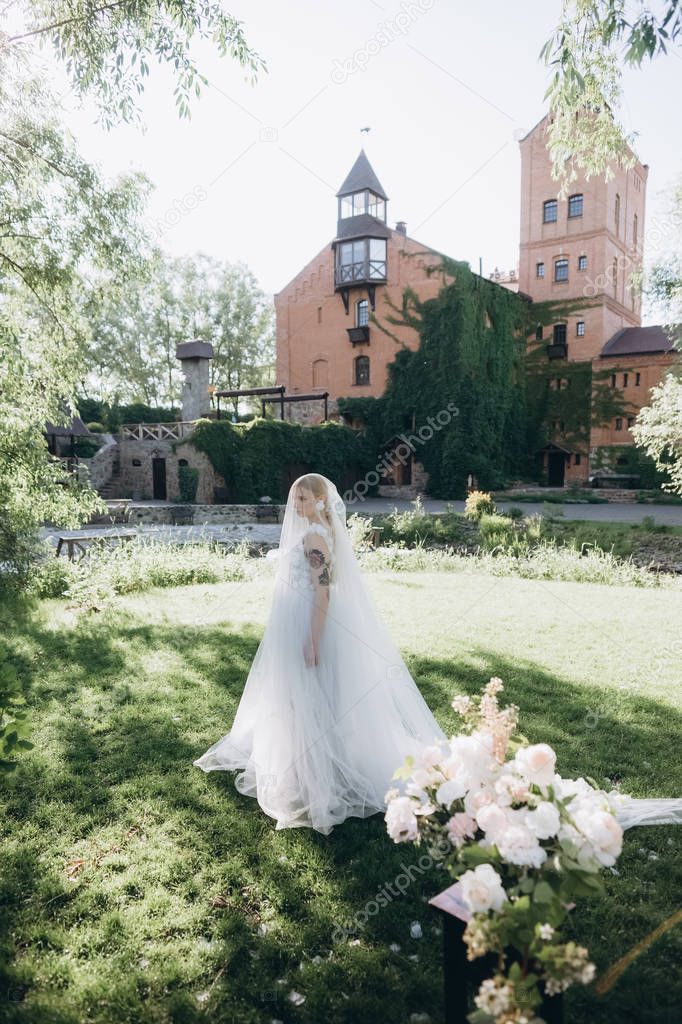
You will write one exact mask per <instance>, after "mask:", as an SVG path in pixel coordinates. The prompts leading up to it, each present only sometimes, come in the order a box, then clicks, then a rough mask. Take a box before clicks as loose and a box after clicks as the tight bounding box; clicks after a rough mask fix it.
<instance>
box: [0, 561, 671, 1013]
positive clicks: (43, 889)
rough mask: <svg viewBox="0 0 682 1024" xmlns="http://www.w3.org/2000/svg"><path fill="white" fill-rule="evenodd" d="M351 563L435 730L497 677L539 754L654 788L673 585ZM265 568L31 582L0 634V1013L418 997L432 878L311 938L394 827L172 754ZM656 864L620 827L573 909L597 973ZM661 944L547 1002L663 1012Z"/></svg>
mask: <svg viewBox="0 0 682 1024" xmlns="http://www.w3.org/2000/svg"><path fill="white" fill-rule="evenodd" d="M367 580H368V586H369V587H370V588H371V590H372V593H373V595H374V597H375V600H376V603H377V605H378V607H379V610H380V613H381V614H382V616H383V617H384V618H385V620H386V621H387V623H388V625H389V627H390V629H391V632H392V634H393V635H394V636H395V637H396V639H397V640H398V642H399V644H400V646H401V649H402V650H403V652H404V654H405V656H406V659H407V660H408V664H409V666H410V669H411V671H412V673H413V675H414V677H415V678H416V679H417V681H418V683H419V685H420V688H421V690H422V692H423V694H424V696H425V698H426V700H427V701H428V703H429V705H430V706H431V707H432V708H433V710H434V712H435V714H436V715H437V717H438V719H439V721H440V722H441V724H442V725H443V727H444V728H445V729H446V731H447V730H449V729H451V728H454V727H455V722H456V716H455V714H454V712H453V711H452V710H451V708H450V707H449V702H450V699H451V698H452V696H453V694H454V693H475V692H478V691H479V689H480V687H481V685H482V684H483V683H484V682H485V681H486V680H487V679H488V678H489V676H490V675H499V676H500V677H501V678H502V679H503V680H504V682H505V691H504V694H503V696H504V697H506V698H507V699H508V700H510V701H513V702H514V703H517V704H519V705H520V707H521V727H522V730H523V731H524V732H525V733H526V734H527V735H528V736H529V738H530V739H531V741H540V740H545V741H547V742H549V743H551V744H552V745H553V746H555V748H556V749H557V752H558V761H559V765H558V766H559V770H560V771H561V772H562V773H563V774H565V775H568V776H575V775H578V774H588V775H591V776H593V777H594V778H595V779H596V780H597V781H598V782H600V783H602V784H604V785H605V786H607V788H609V786H610V782H611V781H613V782H618V783H620V784H621V785H622V788H623V790H624V791H626V792H631V793H634V794H635V795H638V796H647V795H649V796H653V795H676V794H679V792H680V780H679V770H678V768H677V764H678V759H679V743H680V726H681V724H682V714H681V709H680V694H679V682H678V680H679V665H678V663H679V633H677V634H674V633H673V631H672V630H671V628H670V626H667V627H664V624H665V623H670V624H672V623H680V622H682V593H679V592H677V591H670V590H662V589H661V590H658V589H640V588H635V587H625V586H623V587H616V586H605V585H597V584H585V583H573V582H568V583H567V582H558V581H547V580H536V579H519V578H515V577H506V576H503V577H495V576H492V575H488V574H486V573H484V572H480V571H478V572H470V573H467V574H463V573H462V574H451V573H431V572H425V573H417V572H415V573H392V572H387V571H381V572H377V573H373V574H370V575H368V577H367ZM270 587H271V582H270V580H269V579H267V578H266V577H264V576H256V577H254V578H250V579H246V580H244V581H241V582H238V581H233V582H229V581H228V582H224V581H222V582H217V583H210V582H207V583H201V584H195V585H193V586H179V587H173V588H167V589H163V590H161V589H157V590H153V591H149V592H147V593H131V594H126V595H123V596H117V597H116V598H115V599H114V601H113V602H112V603H110V604H107V605H106V607H104V608H103V611H102V612H101V613H99V614H82V613H79V611H78V610H77V609H76V608H73V607H70V606H69V605H68V604H67V603H66V602H65V601H61V600H51V601H45V602H43V604H42V607H41V614H40V615H39V616H36V617H35V618H34V619H33V620H32V621H31V623H30V624H23V625H22V624H20V623H19V622H16V623H15V624H14V627H13V629H11V630H8V631H6V632H5V640H6V642H7V643H8V644H9V645H10V648H11V650H12V652H13V655H14V659H15V661H16V663H17V664H18V666H19V670H20V672H21V674H22V677H23V678H25V679H26V680H27V682H30V689H29V695H30V706H31V714H32V721H33V723H34V728H33V733H32V736H31V738H32V739H33V741H34V742H35V744H36V746H35V749H34V750H32V751H29V752H27V753H26V754H24V755H23V756H22V757H21V759H20V763H19V766H18V768H17V770H16V772H15V773H14V774H13V775H12V776H11V777H10V778H9V779H8V780H7V782H6V783H4V791H3V792H2V804H3V808H2V810H3V815H2V824H1V826H0V828H1V834H2V842H3V858H2V880H1V882H0V901H1V902H2V904H3V906H4V913H3V914H2V918H1V920H0V949H1V950H2V952H3V954H4V956H3V957H2V958H0V959H6V961H7V963H6V965H5V966H4V967H3V968H2V970H3V977H2V990H3V992H4V994H5V996H6V997H7V998H5V999H4V1000H0V1019H2V1020H3V1021H8V1022H11V1024H19V1022H21V1024H44V1022H49V1024H52V1022H55V1024H85V1022H97V1024H103V1022H112V1024H113V1022H115V1024H122V1022H159V1024H161V1022H163V1024H165V1022H171V1021H172V1022H206V1021H212V1022H220V1024H230V1022H239V1024H242V1022H245V1024H251V1022H254V1024H255V1022H258V1024H263V1022H265V1024H267V1022H269V1021H271V1020H281V1021H283V1022H286V1024H290V1022H295V1021H300V1022H302V1024H317V1022H318V1021H325V1022H330V1024H336V1022H338V1024H346V1022H347V1024H364V1022H367V1024H369V1022H372V1024H375V1022H376V1021H387V1022H388V1021H390V1022H392V1024H398V1022H401V1024H402V1022H405V1024H407V1022H409V1021H410V1016H411V1015H412V1014H428V1015H429V1016H430V1019H431V1021H432V1022H434V1024H435V1022H437V1021H439V1020H441V1019H442V1001H441V982H442V978H441V945H440V936H439V934H438V930H437V929H438V921H437V918H436V916H435V913H434V912H432V911H431V910H430V909H429V908H428V907H427V906H426V903H425V901H426V900H427V899H428V898H429V897H430V896H431V895H433V894H435V893H436V892H438V891H440V889H441V888H444V887H445V885H446V884H447V879H446V878H444V877H443V876H442V875H441V874H440V873H439V872H438V871H436V870H430V871H428V872H423V873H421V874H420V873H419V871H416V872H415V871H414V870H413V872H412V873H413V875H414V881H413V882H412V884H411V885H409V887H408V888H407V891H406V892H405V894H404V895H403V896H400V897H397V898H396V899H394V900H391V902H390V903H389V905H388V906H386V907H385V908H383V909H382V910H381V911H380V912H379V913H377V914H375V915H370V916H369V917H368V919H367V923H366V925H365V926H364V927H362V928H359V929H357V930H356V931H354V932H352V935H354V937H355V941H354V942H353V941H352V940H350V939H349V941H345V942H342V943H335V942H334V941H333V939H332V936H333V933H334V929H335V927H336V926H337V925H338V924H339V923H342V924H351V925H353V923H354V922H355V921H356V915H357V914H358V912H359V911H360V910H362V908H363V907H364V906H365V905H366V904H368V901H370V900H371V899H372V898H373V897H374V896H375V895H376V894H377V892H378V890H380V889H381V888H383V887H384V886H385V885H386V883H387V882H390V881H392V880H394V879H396V878H397V877H398V876H399V875H401V873H404V872H405V871H406V869H408V868H409V867H410V865H413V866H414V865H417V862H418V859H419V851H418V850H417V849H415V848H414V847H412V846H409V845H404V846H396V845H394V844H393V843H392V842H391V841H390V840H389V838H388V836H387V835H386V832H385V826H384V823H383V820H382V817H381V816H380V815H376V816H374V817H373V818H370V819H367V820H365V821H360V820H356V819H350V820H349V821H347V822H346V823H344V824H343V825H342V826H340V827H339V828H337V829H336V830H335V831H334V832H333V833H332V835H331V836H330V837H323V836H320V835H318V834H317V833H314V832H312V831H310V830H307V829H294V830H282V831H275V830H274V827H273V822H272V820H271V819H270V818H267V817H266V816H265V815H264V814H263V813H262V812H261V811H260V810H259V808H258V807H257V805H256V804H255V802H254V801H252V800H250V799H248V798H246V797H242V796H241V795H240V794H238V793H237V792H236V790H235V788H234V785H233V782H232V778H231V776H230V775H229V774H228V773H225V774H223V773H219V772H217V773H213V774H212V775H208V776H207V775H204V774H203V773H202V772H201V771H200V770H199V769H197V768H195V767H194V766H193V765H192V760H193V759H194V758H195V757H196V756H197V755H198V754H199V753H202V752H203V751H204V750H205V749H206V747H207V746H208V745H209V744H210V743H212V742H213V741H214V740H215V739H216V738H218V737H219V736H221V735H223V733H225V732H226V731H227V730H228V728H229V726H230V723H231V721H232V717H233V714H234V711H235V709H236V706H237V703H238V701H239V697H240V694H241V690H242V687H243V683H244V680H245V677H246V674H247V672H248V669H249V666H250V663H251V660H252V658H253V656H254V654H255V651H256V648H257V645H258V641H259V638H260V636H261V634H262V628H263V625H264V622H265V618H266V615H267V610H268V601H269V593H270ZM607 779H608V780H610V781H607ZM680 865H681V858H680V833H679V832H678V831H677V830H675V829H674V828H666V827H662V826H659V827H649V828H639V829H633V830H631V831H630V832H627V833H626V836H625V844H624V851H623V854H622V856H621V858H620V861H619V864H618V871H619V874H617V875H615V874H607V889H608V897H607V898H606V899H605V900H603V901H598V902H594V903H591V902H588V901H587V900H584V901H582V902H581V904H580V905H579V907H578V908H577V910H576V912H575V915H574V917H573V921H572V929H573V931H572V937H574V938H576V940H578V941H580V942H582V943H584V944H585V945H587V946H588V948H589V949H590V952H591V954H592V956H593V958H594V959H595V962H596V963H597V967H598V975H599V974H601V973H602V972H603V971H605V970H606V968H607V967H608V966H610V965H611V964H612V963H613V962H615V961H616V960H617V959H618V958H619V957H620V956H622V955H624V954H625V953H626V952H627V951H628V950H629V949H630V948H631V947H632V946H633V945H634V944H635V943H636V942H637V941H639V940H640V939H642V938H643V937H644V936H645V935H647V934H648V933H649V932H650V931H652V930H653V929H654V928H655V927H656V926H657V925H658V924H660V923H661V922H662V921H664V920H665V919H666V918H667V917H669V916H670V915H671V914H672V913H673V912H674V911H675V909H676V899H675V893H676V892H679V891H680V883H681V881H682V878H681V874H682V871H681V869H680ZM414 921H419V922H420V923H421V926H422V931H423V935H422V937H421V938H412V937H411V935H410V927H411V924H412V922H414ZM391 946H397V947H399V948H393V949H392V948H391ZM681 958H682V933H681V931H680V927H679V926H678V927H677V928H676V929H674V930H671V931H669V932H668V933H667V934H666V935H664V936H663V937H662V938H660V939H659V940H658V941H657V942H656V943H655V944H654V945H653V946H652V947H651V948H649V949H648V950H647V951H646V952H645V953H643V954H641V955H640V956H639V958H638V959H637V960H636V961H635V963H634V964H633V965H632V966H631V967H630V968H629V969H628V970H627V971H626V972H625V974H624V975H623V976H622V977H621V979H620V981H619V982H618V984H617V985H616V987H615V988H614V989H613V990H612V991H611V992H610V993H609V994H608V996H605V997H601V998H600V997H597V996H596V995H595V994H594V992H593V991H592V989H591V988H590V989H579V990H578V989H575V990H571V992H570V993H569V997H568V1002H567V1024H582V1022H584V1021H586V1020H589V1021H590V1022H591V1024H616V1022H618V1024H622V1022H632V1024H634V1022H638V1024H653V1022H656V1024H661V1022H663V1024H668V1022H669V1024H672V1021H673V1020H677V1015H676V1013H675V1008H676V1007H679V1005H680V1001H682V984H681V982H680V979H679V976H678V977H677V978H676V977H675V976H674V974H673V970H672V968H673V965H674V964H676V963H679V962H680V959H681ZM291 992H298V993H301V994H302V995H304V996H305V1001H304V1002H303V1003H302V1004H301V1005H298V1006H296V1005H294V1003H293V1002H291V1001H289V999H288V994H289V993H291ZM674 1014H675V1015H674ZM415 1019H417V1020H418V1019H419V1018H418V1017H417V1018H415Z"/></svg>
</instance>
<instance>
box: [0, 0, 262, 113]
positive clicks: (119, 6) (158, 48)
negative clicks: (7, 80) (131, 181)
mask: <svg viewBox="0 0 682 1024" xmlns="http://www.w3.org/2000/svg"><path fill="white" fill-rule="evenodd" d="M20 7H21V8H22V10H23V12H24V13H25V16H26V19H27V24H26V26H25V28H24V30H23V31H21V32H17V33H15V34H14V35H11V36H6V37H5V42H6V45H7V46H8V47H12V48H15V49H23V48H24V47H26V46H31V45H34V44H38V45H39V46H40V47H43V46H51V47H52V49H53V51H54V53H55V55H56V56H57V57H58V58H59V60H61V61H62V62H63V63H64V65H65V69H66V72H67V74H68V76H69V79H70V81H71V83H72V85H73V87H74V89H75V90H76V92H77V93H78V94H79V95H81V96H84V95H88V96H90V97H91V98H93V99H94V100H95V101H96V103H97V106H98V111H99V121H100V122H101V123H102V124H103V125H104V126H106V127H111V126H113V125H114V124H115V123H116V122H117V121H120V120H122V121H133V120H135V121H138V122H139V119H140V118H139V108H138V107H137V106H136V104H135V96H136V95H139V94H140V93H141V92H142V91H143V90H144V79H145V78H147V77H148V76H149V61H150V59H151V57H152V56H154V57H156V59H157V62H158V63H159V64H162V63H166V64H171V65H172V66H173V67H174V69H175V77H176V80H177V85H176V87H175V91H174V95H175V102H176V104H177V107H178V114H179V115H180V117H189V116H190V109H189V95H190V93H191V92H192V91H194V92H195V94H196V95H197V96H199V95H200V92H201V87H200V84H199V83H200V82H203V84H204V85H208V79H207V78H205V76H204V75H202V74H201V73H200V72H199V71H198V69H197V68H196V67H195V65H194V62H193V61H192V59H191V57H190V55H189V46H190V43H191V40H192V38H193V37H194V36H195V35H197V34H198V35H199V36H201V37H203V38H206V37H209V38H210V39H211V41H212V42H213V43H215V44H216V46H217V47H218V52H219V53H220V55H221V57H224V56H225V55H226V54H229V56H230V57H232V58H233V59H234V60H236V61H237V62H238V63H239V64H240V65H241V66H242V67H243V68H246V69H247V70H248V72H249V73H250V76H251V81H252V82H255V80H256V78H257V75H258V73H259V72H260V71H261V70H264V69H265V62H264V61H263V59H262V57H260V56H259V55H258V54H257V53H255V52H254V51H253V50H252V49H251V48H250V47H249V46H248V44H247V42H246V39H245V38H244V33H243V30H242V25H241V22H240V21H238V20H237V19H236V18H234V17H233V16H232V15H231V14H226V13H225V12H224V11H223V9H222V4H221V3H220V2H215V0H202V2H201V3H199V4H197V3H195V2H193V0H109V2H107V0H21V3H20Z"/></svg>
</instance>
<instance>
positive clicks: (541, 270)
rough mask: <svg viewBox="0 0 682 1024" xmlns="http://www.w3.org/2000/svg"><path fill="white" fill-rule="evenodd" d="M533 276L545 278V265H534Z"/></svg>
mask: <svg viewBox="0 0 682 1024" xmlns="http://www.w3.org/2000/svg"><path fill="white" fill-rule="evenodd" d="M535 276H536V277H544V276H545V264H544V263H536V264H535Z"/></svg>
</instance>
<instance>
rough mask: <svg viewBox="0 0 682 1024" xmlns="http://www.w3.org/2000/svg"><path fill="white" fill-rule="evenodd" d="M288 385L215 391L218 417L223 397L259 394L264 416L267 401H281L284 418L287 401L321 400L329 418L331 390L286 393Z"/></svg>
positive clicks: (280, 414) (245, 396)
mask: <svg viewBox="0 0 682 1024" xmlns="http://www.w3.org/2000/svg"><path fill="white" fill-rule="evenodd" d="M285 391H286V386H285V385H284V384H277V385H275V386H274V387H269V388H235V389H233V390H232V391H214V392H213V394H214V396H215V398H216V400H217V403H216V419H218V420H219V419H220V399H221V398H247V397H253V396H257V397H258V398H260V400H261V409H262V412H263V416H265V404H266V402H278V403H279V418H280V419H281V420H283V419H284V403H285V402H313V401H319V402H324V419H325V421H326V420H327V418H328V413H329V392H328V391H322V392H319V391H318V392H316V393H315V394H314V395H286V394H285Z"/></svg>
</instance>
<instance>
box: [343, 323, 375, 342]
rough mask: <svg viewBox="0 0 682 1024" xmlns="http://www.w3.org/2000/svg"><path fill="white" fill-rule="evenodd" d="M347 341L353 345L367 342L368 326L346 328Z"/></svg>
mask: <svg viewBox="0 0 682 1024" xmlns="http://www.w3.org/2000/svg"><path fill="white" fill-rule="evenodd" d="M346 330H347V331H348V340H349V341H350V342H351V344H353V345H359V344H360V343H361V342H369V324H363V326H362V327H347V328H346Z"/></svg>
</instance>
